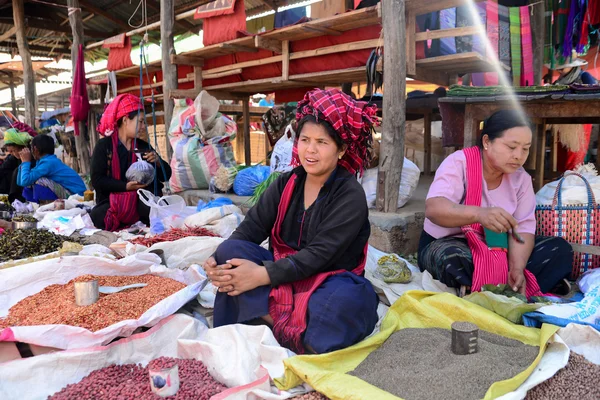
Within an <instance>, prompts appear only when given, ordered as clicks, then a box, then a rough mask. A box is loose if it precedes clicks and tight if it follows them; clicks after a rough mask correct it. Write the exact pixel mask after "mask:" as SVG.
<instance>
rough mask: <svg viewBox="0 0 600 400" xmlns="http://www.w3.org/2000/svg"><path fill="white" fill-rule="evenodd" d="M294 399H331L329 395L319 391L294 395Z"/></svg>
mask: <svg viewBox="0 0 600 400" xmlns="http://www.w3.org/2000/svg"><path fill="white" fill-rule="evenodd" d="M292 399H293V400H329V397H327V396H325V395H324V394H321V393H319V392H309V393H306V394H303V395H301V396H296V397H292Z"/></svg>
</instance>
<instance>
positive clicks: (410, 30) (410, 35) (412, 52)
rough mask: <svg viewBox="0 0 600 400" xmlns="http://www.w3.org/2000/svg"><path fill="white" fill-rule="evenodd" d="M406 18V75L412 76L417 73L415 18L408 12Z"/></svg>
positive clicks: (412, 13) (413, 14)
mask: <svg viewBox="0 0 600 400" xmlns="http://www.w3.org/2000/svg"><path fill="white" fill-rule="evenodd" d="M406 18H407V20H406V73H407V74H408V75H414V74H416V73H417V48H416V40H417V38H416V36H417V16H416V15H415V13H414V12H410V11H409V12H408V13H407V15H406ZM380 60H381V59H380Z"/></svg>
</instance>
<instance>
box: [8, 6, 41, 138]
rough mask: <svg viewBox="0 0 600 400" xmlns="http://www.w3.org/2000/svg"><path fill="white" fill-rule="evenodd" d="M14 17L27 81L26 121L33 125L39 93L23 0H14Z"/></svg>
mask: <svg viewBox="0 0 600 400" xmlns="http://www.w3.org/2000/svg"><path fill="white" fill-rule="evenodd" d="M12 4H13V7H12V8H13V19H14V23H15V27H16V28H17V31H16V34H17V46H18V47H19V54H20V55H21V62H22V63H23V80H24V83H25V122H27V124H29V125H30V126H31V127H33V128H35V126H36V115H37V111H38V108H37V95H36V92H35V71H34V70H33V64H32V62H31V53H30V52H29V45H28V43H27V35H26V30H27V25H26V23H25V7H24V1H23V0H13V2H12Z"/></svg>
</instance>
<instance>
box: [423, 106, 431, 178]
mask: <svg viewBox="0 0 600 400" xmlns="http://www.w3.org/2000/svg"><path fill="white" fill-rule="evenodd" d="M423 125H424V128H425V132H424V142H425V143H424V146H423V158H424V160H423V173H424V174H425V175H431V112H429V111H428V112H426V113H425V115H423Z"/></svg>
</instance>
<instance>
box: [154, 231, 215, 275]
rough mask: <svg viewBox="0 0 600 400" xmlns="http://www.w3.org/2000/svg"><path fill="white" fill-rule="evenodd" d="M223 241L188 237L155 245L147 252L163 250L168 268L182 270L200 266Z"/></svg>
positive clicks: (202, 237)
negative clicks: (193, 265) (196, 265)
mask: <svg viewBox="0 0 600 400" xmlns="http://www.w3.org/2000/svg"><path fill="white" fill-rule="evenodd" d="M224 241H225V239H222V238H217V237H210V236H189V237H185V238H183V239H179V240H175V241H173V242H161V243H156V244H155V245H153V246H152V247H150V248H149V249H147V251H152V250H163V251H164V257H165V260H166V261H167V266H168V267H169V268H179V269H184V268H187V267H188V266H190V265H192V264H198V265H202V264H204V261H206V259H207V258H208V257H210V256H211V255H212V254H213V253H214V252H215V251H216V250H217V247H219V245H220V244H221V243H223V242H224Z"/></svg>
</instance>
